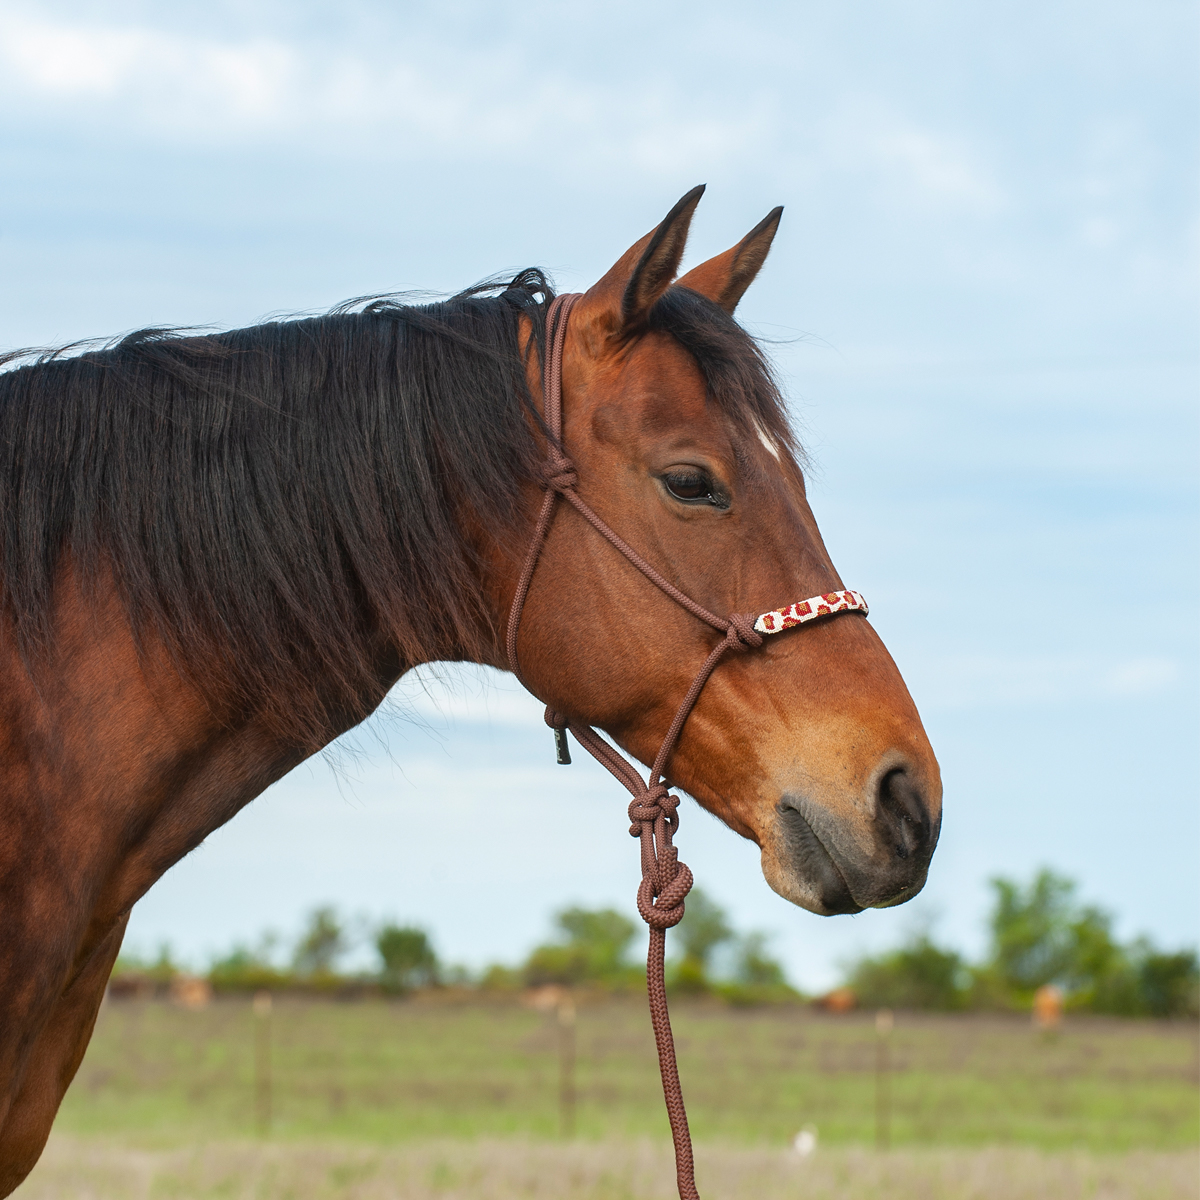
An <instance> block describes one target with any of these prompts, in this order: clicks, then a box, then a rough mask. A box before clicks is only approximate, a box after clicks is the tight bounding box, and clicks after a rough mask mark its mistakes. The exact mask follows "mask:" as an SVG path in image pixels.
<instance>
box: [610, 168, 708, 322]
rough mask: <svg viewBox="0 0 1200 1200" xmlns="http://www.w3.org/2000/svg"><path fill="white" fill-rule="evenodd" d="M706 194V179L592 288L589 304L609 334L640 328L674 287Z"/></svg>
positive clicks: (627, 251)
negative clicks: (667, 292)
mask: <svg viewBox="0 0 1200 1200" xmlns="http://www.w3.org/2000/svg"><path fill="white" fill-rule="evenodd" d="M702 195H704V184H700V186H699V187H694V188H692V190H691V191H690V192H688V194H687V195H686V196H684V197H683V199H681V200H680V201H679V202H678V203H677V204H676V205H675V207H674V208H673V209H671V211H670V212H669V213H667V215H666V217H664V218H663V222H662V224H661V225H659V226H658V227H657V228H655V229H652V230H651V231H650V232H649V233H648V234H646V236H645V237H644V238H642V239H641V240H640V241H638V242H635V243H634V244H633V245H632V246H630V247H629V249H628V250H626V251H625V253H624V254H622V255H621V257H620V258H619V259H618V260H617V262H616V263H615V264H614V265H613V267H612V268H611V269H610V270H609V271H608V273H607V274H606V275H605V276H604V277H603V278H602V279H601V280H600V281H599V282H598V283H596V284H595V286H594V287H592V288H590V289H589V290H588V292H587V297H586V300H587V307H588V308H592V309H593V310H594V311H596V315H597V316H599V317H600V318H601V321H602V323H603V324H604V325H605V326H606V327H607V330H606V331H607V332H608V333H609V334H615V335H617V336H620V335H622V334H625V333H627V332H629V331H631V330H633V329H636V328H637V327H638V326H639V325H641V324H642V323H643V322H644V321H645V319H646V314H647V313H649V311H650V309H651V308H652V307H653V305H654V302H655V301H656V300H657V299H658V298H659V296H661V295H662V294H663V292H665V291H666V290H667V288H669V287H670V286H671V281H672V280H673V279H674V278H675V274H676V272H677V271H678V270H679V261H680V259H682V258H683V248H684V246H685V244H686V243H687V235H688V227H689V226H690V225H691V223H692V214H693V213H694V212H695V211H696V205H697V204H699V202H700V197H701V196H702Z"/></svg>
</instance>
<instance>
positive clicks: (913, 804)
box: [875, 767, 933, 858]
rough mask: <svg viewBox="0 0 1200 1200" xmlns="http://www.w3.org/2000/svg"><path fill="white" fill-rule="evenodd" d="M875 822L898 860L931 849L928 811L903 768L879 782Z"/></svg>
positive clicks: (888, 774)
mask: <svg viewBox="0 0 1200 1200" xmlns="http://www.w3.org/2000/svg"><path fill="white" fill-rule="evenodd" d="M875 819H876V820H877V821H878V823H879V825H880V833H881V834H882V835H883V837H884V839H885V840H886V841H887V842H889V843H890V844H891V845H892V847H893V849H894V850H895V853H896V857H897V858H908V857H909V856H910V855H912V854H920V853H922V852H925V853H928V852H931V851H932V850H933V845H932V835H933V822H932V821H931V820H930V819H929V809H928V808H927V807H926V804H925V800H924V798H923V797H922V795H921V790H920V788H918V787H917V785H916V784H915V783H914V782H913V780H912V779H911V778H910V777H909V775H908V773H907V772H906V771H905V770H904V768H903V767H897V768H896V769H895V770H893V771H888V773H887V774H886V775H884V777H883V778H882V779H881V780H880V781H879V793H878V795H877V796H876V813H875Z"/></svg>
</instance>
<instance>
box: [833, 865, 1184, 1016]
mask: <svg viewBox="0 0 1200 1200" xmlns="http://www.w3.org/2000/svg"><path fill="white" fill-rule="evenodd" d="M991 886H992V893H993V894H992V909H991V914H990V916H989V919H988V932H989V935H990V938H989V946H988V950H987V953H986V955H985V957H984V959H983V961H982V962H978V963H971V962H968V961H967V960H966V959H965V958H964V957H963V956H962V955H961V954H959V953H958V952H957V951H955V950H952V949H949V948H948V947H944V946H939V945H937V944H936V942H934V940H933V938H932V937H931V936H930V934H929V933H928V932H927V931H925V932H919V933H917V934H915V935H914V936H913V937H911V938H910V939H909V940H908V941H907V942H906V943H905V944H904V945H902V946H899V947H898V948H896V949H894V950H890V951H887V952H885V953H883V954H879V955H868V956H864V957H862V958H860V959H858V960H857V961H856V962H854V963H853V964H851V966H850V968H849V970H848V971H847V974H846V980H845V986H846V987H847V988H848V989H849V990H850V991H851V992H852V993H853V994H854V996H855V997H856V999H857V1001H858V1002H859V1003H861V1004H863V1005H867V1006H871V1007H886V1008H910V1009H932V1010H939V1011H943V1012H953V1011H964V1010H968V1009H976V1010H993V1011H995V1010H1004V1009H1023V1008H1029V1007H1031V1005H1032V1004H1033V998H1034V996H1035V994H1036V993H1037V992H1038V990H1039V989H1040V988H1043V987H1047V986H1053V987H1056V988H1058V989H1060V991H1061V993H1062V996H1063V998H1064V1001H1065V1004H1066V1007H1067V1008H1068V1009H1074V1010H1077V1011H1084V1012H1094V1013H1109V1014H1113V1015H1117V1016H1152V1017H1173V1016H1196V1015H1200V966H1198V963H1197V956H1196V951H1195V950H1188V949H1184V950H1175V951H1163V950H1160V949H1158V948H1157V947H1156V946H1155V945H1154V944H1153V943H1152V942H1151V941H1150V940H1149V939H1148V938H1145V937H1141V938H1136V939H1134V940H1133V941H1131V942H1128V943H1125V944H1122V943H1121V942H1119V941H1118V940H1117V938H1116V937H1115V935H1114V933H1113V917H1112V914H1111V913H1108V912H1106V911H1105V910H1104V909H1101V908H1098V907H1097V906H1095V905H1091V904H1085V903H1083V902H1081V901H1080V899H1079V897H1078V889H1077V886H1076V884H1075V883H1074V881H1072V880H1071V879H1068V878H1067V877H1065V876H1063V875H1059V874H1057V873H1056V872H1054V871H1052V870H1049V869H1043V870H1041V871H1038V872H1037V873H1036V874H1035V875H1034V876H1033V878H1032V879H1031V880H1029V882H1028V883H1026V884H1020V883H1017V882H1015V881H1013V880H1011V879H1004V878H997V879H993V880H992V881H991Z"/></svg>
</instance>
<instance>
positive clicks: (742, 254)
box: [678, 205, 783, 313]
mask: <svg viewBox="0 0 1200 1200" xmlns="http://www.w3.org/2000/svg"><path fill="white" fill-rule="evenodd" d="M782 215H783V206H782V205H780V206H779V207H778V208H773V209H771V211H770V212H769V213H767V215H766V216H765V217H764V218H763V219H762V220H761V221H759V223H758V224H757V225H755V227H754V228H753V229H752V230H750V232H749V233H748V234H746V236H745V237H744V238H742V240H741V241H740V242H738V244H737V245H736V246H734V247H733V249H732V250H726V251H725V253H724V254H718V255H717V256H716V258H710V259H709V260H708V262H704V263H701V264H700V265H699V266H698V267H693V268H692V269H691V270H690V271H689V272H688V273H687V274H686V275H685V276H684V277H683V278H682V279H681V280H679V285H678V286H679V287H685V288H691V289H692V291H693V292H699V293H700V294H701V295H702V296H707V297H708V298H709V299H710V300H711V301H713V303H714V304H719V305H720V306H721V307H722V308H723V309H724V310H725V311H726V312H727V313H732V312H733V310H734V309H735V308H737V302H738V301H739V300H740V299H741V298H742V295H743V294H744V293H745V291H746V289H747V288H748V287H749V286H750V285H751V284H752V283H753V282H754V277H755V276H756V275H757V274H758V272H759V269H760V268H761V267H762V265H763V263H764V262H765V261H766V259H767V251H768V250H770V249H771V242H772V241H774V239H775V231H776V230H777V229H778V228H779V218H780V217H781V216H782Z"/></svg>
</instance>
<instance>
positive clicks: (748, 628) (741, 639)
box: [725, 613, 763, 651]
mask: <svg viewBox="0 0 1200 1200" xmlns="http://www.w3.org/2000/svg"><path fill="white" fill-rule="evenodd" d="M725 640H726V641H727V642H728V643H729V648H730V650H738V651H746V650H757V649H758V647H759V646H761V645H762V644H763V640H762V634H761V633H759V632H758V631H757V630H756V629H755V628H754V617H752V616H749V615H748V614H746V613H730V614H729V628H728V629H726V630H725Z"/></svg>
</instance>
